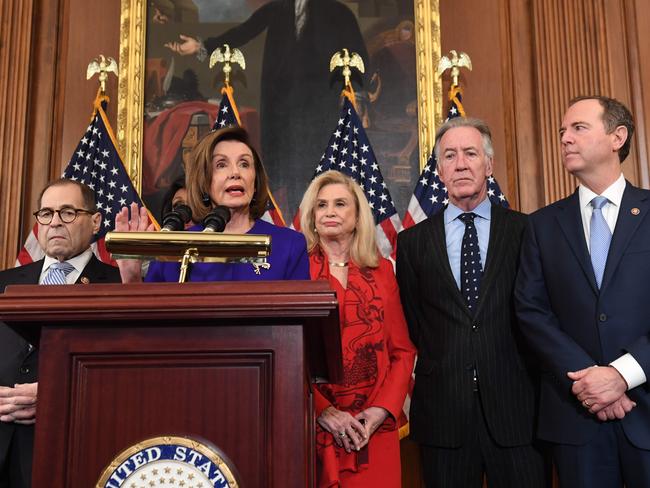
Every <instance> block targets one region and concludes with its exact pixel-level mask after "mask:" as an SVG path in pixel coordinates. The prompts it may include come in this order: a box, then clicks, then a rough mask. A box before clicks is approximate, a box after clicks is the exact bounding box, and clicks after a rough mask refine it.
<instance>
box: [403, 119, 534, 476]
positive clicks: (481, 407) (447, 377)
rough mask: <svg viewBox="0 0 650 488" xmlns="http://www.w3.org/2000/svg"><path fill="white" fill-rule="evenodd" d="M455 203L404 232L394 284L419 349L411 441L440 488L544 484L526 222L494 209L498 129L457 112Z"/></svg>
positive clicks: (444, 166) (443, 175) (439, 148)
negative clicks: (491, 188) (526, 278)
mask: <svg viewBox="0 0 650 488" xmlns="http://www.w3.org/2000/svg"><path fill="white" fill-rule="evenodd" d="M435 147H436V149H435V151H436V157H437V160H438V166H437V170H438V172H439V176H440V179H441V180H442V181H443V183H444V184H445V186H446V188H447V191H448V195H449V204H448V206H447V207H446V208H445V210H444V211H443V212H440V213H438V214H436V215H433V216H431V217H430V218H429V219H427V220H425V221H423V222H421V223H419V224H418V225H416V226H414V227H412V228H410V229H408V230H405V231H403V232H401V233H400V234H399V236H398V242H397V279H398V282H399V286H400V294H401V298H402V304H403V306H404V312H405V315H406V319H407V322H408V326H409V332H410V335H411V340H412V341H413V343H414V344H415V345H416V347H417V348H418V359H417V363H416V368H415V388H414V392H413V397H412V400H411V416H410V421H411V437H412V438H413V439H414V440H415V441H416V442H418V443H419V444H420V453H421V458H422V466H423V474H424V480H425V482H426V485H427V486H428V487H435V488H452V487H453V488H457V487H463V488H473V487H476V488H480V487H481V486H482V483H483V476H484V475H486V476H487V481H488V486H490V487H527V488H535V487H540V488H541V487H543V486H545V484H546V475H545V469H544V462H543V458H542V456H541V454H540V452H539V451H538V450H537V448H536V447H534V445H533V431H534V422H535V386H534V385H535V381H534V378H533V374H532V373H531V371H530V369H529V368H528V364H527V355H526V353H525V351H524V350H523V348H522V347H521V345H520V340H519V337H518V335H517V331H516V329H517V326H516V321H515V311H514V297H513V288H514V281H515V277H516V274H517V267H518V261H519V247H520V243H521V237H522V234H523V230H524V227H525V224H526V217H525V216H524V215H523V214H520V213H518V212H515V211H512V210H508V209H505V208H503V207H501V206H498V205H492V204H491V203H490V200H489V198H488V194H487V184H486V183H487V182H486V179H487V178H488V177H489V176H490V175H491V174H492V162H493V149H492V140H491V135H490V130H489V128H488V127H487V126H486V125H485V123H484V122H482V121H480V120H477V119H466V118H455V119H451V120H449V121H447V122H446V123H445V124H443V125H442V126H441V127H440V129H439V130H438V132H437V134H436V146H435Z"/></svg>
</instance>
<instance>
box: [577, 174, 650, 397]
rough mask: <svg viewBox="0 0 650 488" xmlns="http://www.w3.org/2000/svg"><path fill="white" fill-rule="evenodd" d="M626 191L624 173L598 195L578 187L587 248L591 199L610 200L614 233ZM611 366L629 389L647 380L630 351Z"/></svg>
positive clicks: (605, 214)
mask: <svg viewBox="0 0 650 488" xmlns="http://www.w3.org/2000/svg"><path fill="white" fill-rule="evenodd" d="M624 191H625V177H624V176H623V173H621V175H620V176H619V177H618V179H617V180H616V181H615V182H614V183H612V184H611V185H610V186H609V187H608V188H607V189H606V190H605V191H604V192H603V193H601V194H600V195H597V194H596V193H594V192H593V191H591V190H590V189H589V188H587V187H586V186H584V185H580V186H579V187H578V196H579V198H580V215H581V216H582V228H583V229H584V233H585V240H586V242H587V249H589V247H590V243H589V232H590V227H591V214H592V213H593V207H592V206H591V201H592V200H593V199H594V198H595V197H597V196H602V197H605V198H607V200H608V202H607V203H606V204H605V206H604V207H603V209H602V211H603V217H604V218H605V222H607V225H608V226H609V230H611V231H612V235H613V234H614V229H615V228H616V221H617V220H618V212H619V210H620V209H621V200H623V192H624ZM589 251H590V252H591V249H589ZM610 366H613V367H614V368H616V370H617V371H618V372H619V373H620V374H621V376H622V377H623V378H624V379H625V381H626V382H627V386H628V389H631V388H635V387H637V386H639V385H642V384H643V383H645V382H646V375H645V372H644V371H643V368H642V367H641V365H640V364H639V363H638V361H637V360H636V359H634V357H633V356H632V355H631V354H630V353H627V354H623V355H622V356H621V357H620V358H618V359H616V360H614V361H612V362H611V363H610Z"/></svg>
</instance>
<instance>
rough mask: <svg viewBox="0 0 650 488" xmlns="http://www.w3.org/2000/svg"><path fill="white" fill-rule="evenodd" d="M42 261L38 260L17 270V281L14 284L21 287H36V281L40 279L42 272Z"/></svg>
mask: <svg viewBox="0 0 650 488" xmlns="http://www.w3.org/2000/svg"><path fill="white" fill-rule="evenodd" d="M44 261H45V260H44V259H40V260H38V261H35V262H33V263H30V264H27V265H25V266H20V267H19V268H17V270H19V273H20V274H19V275H18V279H17V280H16V283H15V284H21V285H37V284H38V280H39V279H40V278H41V271H42V270H43V262H44Z"/></svg>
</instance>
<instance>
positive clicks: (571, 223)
mask: <svg viewBox="0 0 650 488" xmlns="http://www.w3.org/2000/svg"><path fill="white" fill-rule="evenodd" d="M558 208H559V211H558V213H557V216H556V218H557V221H558V224H559V225H560V228H561V229H562V232H563V233H564V237H565V238H566V240H567V242H568V243H569V246H570V247H571V250H572V251H573V254H574V255H575V257H576V261H577V262H578V264H579V265H580V268H581V269H582V272H583V273H584V275H585V278H586V279H587V281H588V282H589V285H590V286H591V289H592V290H593V291H594V293H596V294H598V288H597V287H596V276H595V275H594V269H593V267H592V265H591V257H590V256H589V249H588V248H587V241H586V240H585V232H584V227H583V225H582V216H581V215H580V198H579V197H578V191H577V190H576V191H575V192H574V193H573V195H571V196H570V197H568V198H567V199H565V200H564V202H562V203H561V204H560V205H559V206H558Z"/></svg>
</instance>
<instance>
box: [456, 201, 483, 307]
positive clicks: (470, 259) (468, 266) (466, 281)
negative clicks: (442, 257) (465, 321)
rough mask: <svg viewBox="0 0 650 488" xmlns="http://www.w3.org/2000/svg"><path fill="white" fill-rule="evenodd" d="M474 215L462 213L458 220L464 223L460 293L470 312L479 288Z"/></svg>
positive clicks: (477, 249) (481, 271) (476, 298)
mask: <svg viewBox="0 0 650 488" xmlns="http://www.w3.org/2000/svg"><path fill="white" fill-rule="evenodd" d="M475 217H476V214H475V213H473V212H470V213H463V214H460V215H459V216H458V218H459V219H460V220H461V221H462V222H464V223H465V234H463V244H462V247H461V256H460V292H461V294H462V295H463V298H464V299H465V301H466V302H467V307H468V308H469V309H470V310H472V311H473V310H474V309H475V308H476V302H478V292H479V289H480V288H481V276H482V274H483V268H482V267H481V250H480V249H479V247H478V234H477V233H476V226H475V225H474V218H475Z"/></svg>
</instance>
